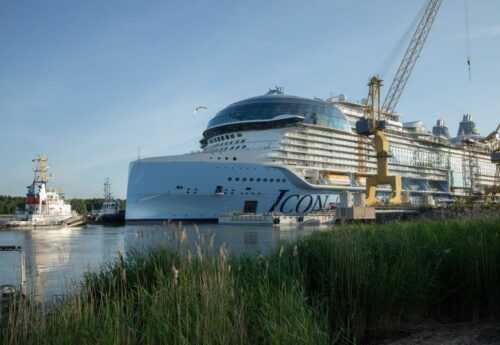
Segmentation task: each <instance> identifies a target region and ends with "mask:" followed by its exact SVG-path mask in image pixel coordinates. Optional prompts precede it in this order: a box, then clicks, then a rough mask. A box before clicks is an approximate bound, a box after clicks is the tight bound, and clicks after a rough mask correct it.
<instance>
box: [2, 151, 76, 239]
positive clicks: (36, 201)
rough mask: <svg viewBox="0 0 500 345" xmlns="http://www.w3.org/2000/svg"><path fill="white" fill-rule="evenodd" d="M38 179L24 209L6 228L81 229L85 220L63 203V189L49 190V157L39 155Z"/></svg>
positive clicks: (35, 171) (29, 187)
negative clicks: (67, 227) (79, 226)
mask: <svg viewBox="0 0 500 345" xmlns="http://www.w3.org/2000/svg"><path fill="white" fill-rule="evenodd" d="M33 162H36V166H35V169H34V170H33V171H34V173H35V177H34V178H33V182H32V183H31V184H30V185H29V186H28V187H27V188H28V192H27V194H26V204H25V206H24V210H22V211H18V212H16V214H15V217H14V219H12V220H10V221H8V222H7V223H6V224H5V226H6V227H7V228H23V229H35V228H40V227H57V226H78V225H83V224H84V223H85V219H84V218H83V217H82V216H80V215H79V214H78V213H76V212H74V211H72V210H71V205H70V204H69V203H68V202H66V201H65V200H64V196H63V194H62V190H61V189H48V188H47V182H48V181H49V180H51V179H52V175H51V174H49V165H48V158H47V156H45V155H37V157H36V158H35V159H33Z"/></svg>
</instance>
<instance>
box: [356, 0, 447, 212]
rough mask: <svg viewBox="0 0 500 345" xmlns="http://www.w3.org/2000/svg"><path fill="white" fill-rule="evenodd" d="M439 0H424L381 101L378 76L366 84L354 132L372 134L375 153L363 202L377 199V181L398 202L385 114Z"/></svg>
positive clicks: (399, 90) (391, 107) (399, 187)
mask: <svg viewBox="0 0 500 345" xmlns="http://www.w3.org/2000/svg"><path fill="white" fill-rule="evenodd" d="M441 3H442V0H427V3H426V4H425V6H424V8H423V11H422V12H421V18H420V21H419V23H418V26H417V28H416V30H415V33H414V34H413V37H412V39H411V42H410V44H409V46H408V48H407V50H406V53H405V55H404V57H403V60H402V61H401V64H400V66H399V69H398V71H397V73H396V76H395V77H394V80H393V82H392V84H391V88H390V89H389V93H388V94H387V96H386V98H385V100H384V103H383V105H382V106H381V105H380V99H381V89H382V79H380V78H379V77H378V76H374V77H372V78H371V79H370V82H369V84H368V86H369V92H368V99H367V102H366V107H365V116H364V118H362V119H360V120H359V121H357V122H356V132H357V134H359V135H363V136H367V137H371V136H373V147H374V149H375V153H376V155H377V174H376V175H373V176H368V177H367V178H366V204H367V205H369V206H370V205H374V204H376V203H378V202H379V201H378V199H377V197H376V191H377V186H378V185H390V186H391V189H392V196H391V198H390V199H389V200H388V202H389V203H390V204H401V202H402V197H401V192H402V182H401V176H397V175H390V174H389V163H388V159H389V157H390V145H389V140H388V139H387V137H386V136H385V134H384V130H385V128H386V127H387V124H388V116H387V115H388V114H392V113H394V109H395V107H396V104H397V103H398V100H399V97H400V96H401V93H402V92H403V89H404V87H405V85H406V82H407V81H408V78H409V77H410V74H411V72H412V70H413V67H414V66H415V62H416V61H417V59H418V57H419V55H420V52H421V50H422V47H423V46H424V43H425V40H426V38H427V35H428V34H429V31H430V29H431V27H432V24H433V23H434V19H435V18H436V14H437V12H438V10H439V7H440V6H441Z"/></svg>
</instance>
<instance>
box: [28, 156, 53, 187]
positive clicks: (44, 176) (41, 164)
mask: <svg viewBox="0 0 500 345" xmlns="http://www.w3.org/2000/svg"><path fill="white" fill-rule="evenodd" d="M48 160H49V159H48V158H47V156H46V155H44V154H38V155H36V158H34V159H33V160H32V161H33V162H36V167H35V168H34V169H33V172H34V173H35V178H34V180H33V182H34V183H40V184H42V183H47V182H49V180H51V179H52V175H51V174H49V163H48Z"/></svg>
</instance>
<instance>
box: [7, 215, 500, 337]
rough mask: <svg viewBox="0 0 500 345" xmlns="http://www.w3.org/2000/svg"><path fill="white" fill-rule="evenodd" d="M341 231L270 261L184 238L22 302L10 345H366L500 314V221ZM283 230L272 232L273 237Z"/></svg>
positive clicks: (12, 319) (12, 318)
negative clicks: (52, 299)
mask: <svg viewBox="0 0 500 345" xmlns="http://www.w3.org/2000/svg"><path fill="white" fill-rule="evenodd" d="M499 220H500V219H498V218H496V219H488V220H460V221H434V222H415V223H393V224H388V225H369V226H350V227H338V228H335V229H332V231H328V232H317V233H313V234H312V235H310V236H308V237H305V238H303V239H301V240H299V241H297V242H294V243H284V244H283V245H282V246H280V247H278V248H276V250H275V251H274V252H272V253H271V254H269V255H266V256H260V255H257V256H232V255H229V253H228V252H227V250H226V249H225V248H224V247H221V248H213V246H211V245H206V246H203V245H200V244H198V245H197V246H192V245H191V246H188V244H187V243H186V242H185V236H184V233H181V234H180V236H178V237H177V239H176V241H175V242H174V243H171V244H170V245H168V246H164V247H161V248H155V249H151V250H149V251H148V252H146V253H142V254H141V253H138V252H130V253H128V254H127V258H126V259H124V258H122V257H120V258H118V259H117V260H116V261H115V262H113V263H110V264H108V265H106V266H104V267H102V268H101V270H99V271H97V272H94V273H89V274H87V275H86V276H85V277H84V280H83V282H82V283H81V285H82V286H81V293H79V294H78V295H75V296H71V297H68V298H67V299H66V300H64V301H60V302H59V303H56V304H54V305H52V306H51V308H50V312H47V311H46V310H43V308H41V307H40V306H34V305H32V304H30V303H29V302H27V301H19V302H18V303H16V304H12V305H11V306H10V308H11V310H10V312H9V314H8V317H3V318H2V320H1V321H0V340H1V341H2V342H3V343H5V344H248V343H251V344H331V343H345V344H362V343H367V342H370V341H372V340H373V339H376V337H377V334H378V332H379V331H380V330H387V329H393V328H395V327H397V326H398V325H399V324H402V323H408V322H420V321H423V320H428V319H435V320H468V321H469V320H470V321H474V320H479V319H492V320H498V319H500V223H499ZM270 231H271V230H270Z"/></svg>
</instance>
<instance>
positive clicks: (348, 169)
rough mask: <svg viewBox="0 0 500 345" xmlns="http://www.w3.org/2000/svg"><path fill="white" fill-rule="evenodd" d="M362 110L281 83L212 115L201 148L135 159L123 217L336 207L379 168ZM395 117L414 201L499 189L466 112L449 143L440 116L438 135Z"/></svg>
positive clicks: (396, 165)
mask: <svg viewBox="0 0 500 345" xmlns="http://www.w3.org/2000/svg"><path fill="white" fill-rule="evenodd" d="M364 107H365V105H364V104H363V102H355V101H349V100H348V99H347V97H345V96H343V95H341V96H338V97H331V98H329V99H327V100H326V101H324V100H320V99H309V98H303V97H296V96H290V95H286V94H284V93H283V91H282V90H281V89H274V90H271V91H270V92H268V93H267V94H266V95H263V96H258V97H253V98H249V99H246V100H243V101H240V102H236V103H233V104H231V105H229V106H228V107H226V108H225V109H223V110H222V111H220V112H219V113H217V115H216V116H215V117H214V118H213V119H212V120H210V122H209V124H208V127H207V129H206V130H205V132H204V133H203V139H202V140H201V142H200V143H201V151H199V152H195V153H189V154H185V155H178V156H165V157H155V158H145V159H138V160H136V161H134V162H132V163H131V164H130V169H129V181H128V189H127V209H126V219H127V220H128V221H165V220H205V221H211V220H215V219H216V218H217V217H219V216H221V215H223V214H226V213H228V212H233V211H237V212H243V213H267V212H278V213H284V214H301V213H307V212H311V211H313V210H316V209H320V208H325V207H332V206H334V205H335V204H336V203H337V202H338V196H339V194H340V193H341V192H342V191H344V190H350V191H361V192H362V191H364V190H365V188H364V186H365V183H366V177H367V176H370V175H373V174H375V173H376V168H377V166H376V157H375V152H374V150H373V147H372V145H371V144H370V142H369V141H367V140H366V138H364V137H362V136H359V135H357V134H356V133H355V122H356V121H357V120H358V119H359V118H361V117H363V114H364ZM391 116H392V117H391V119H390V120H388V121H387V122H388V124H387V128H386V130H385V134H386V135H387V137H388V138H389V139H390V142H391V157H390V159H389V165H390V169H391V171H392V172H394V173H396V174H398V175H401V176H402V183H403V191H404V193H405V195H406V196H407V199H408V200H407V201H408V202H412V203H419V202H420V200H421V198H422V195H429V194H430V195H432V196H433V197H434V198H435V199H436V200H437V201H438V202H439V201H441V202H449V201H451V200H453V199H454V198H456V197H459V196H464V195H468V194H470V192H471V190H472V189H475V190H477V191H480V190H481V189H483V188H484V187H487V186H491V185H493V181H494V176H495V165H494V164H492V163H491V161H490V155H489V153H488V151H487V148H486V147H485V146H484V145H482V144H480V143H479V142H474V143H472V144H471V143H470V142H467V141H465V140H464V135H465V137H467V136H468V135H471V136H472V135H477V133H475V132H474V130H472V129H473V128H475V125H474V124H473V123H471V122H472V117H471V116H470V115H466V116H464V119H463V121H462V122H463V123H465V124H464V125H463V126H462V127H467V128H469V129H470V130H469V129H468V130H466V131H465V132H464V133H459V135H457V137H454V138H451V139H448V138H447V137H446V133H447V129H445V126H444V123H443V122H442V121H441V120H439V121H438V123H437V125H436V127H438V128H440V129H439V130H435V132H436V133H433V132H431V131H429V130H427V128H426V127H425V126H424V124H423V123H422V122H419V121H417V122H408V123H402V122H400V121H399V115H398V114H397V113H394V114H392V115H391ZM471 167H472V170H471ZM471 182H472V183H471ZM377 195H378V197H379V198H380V199H381V200H385V199H387V198H388V197H389V195H390V189H388V188H383V186H382V188H380V189H379V191H378V194H377Z"/></svg>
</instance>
